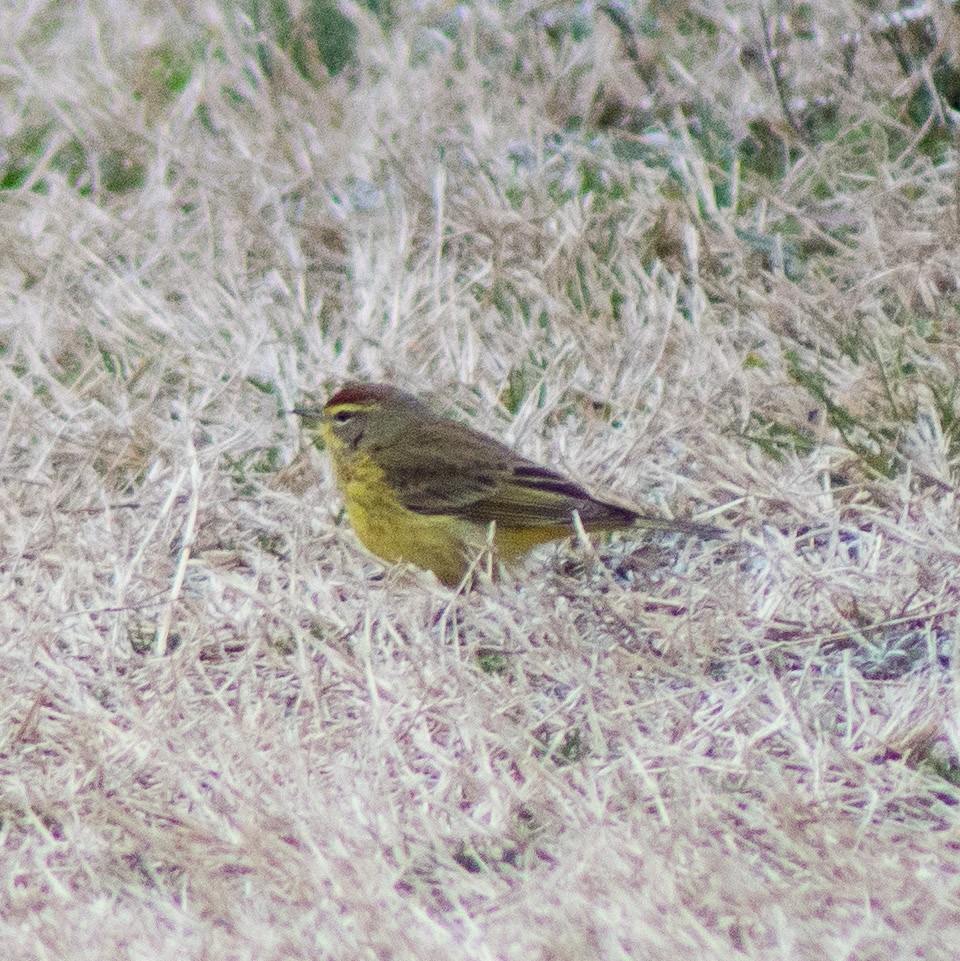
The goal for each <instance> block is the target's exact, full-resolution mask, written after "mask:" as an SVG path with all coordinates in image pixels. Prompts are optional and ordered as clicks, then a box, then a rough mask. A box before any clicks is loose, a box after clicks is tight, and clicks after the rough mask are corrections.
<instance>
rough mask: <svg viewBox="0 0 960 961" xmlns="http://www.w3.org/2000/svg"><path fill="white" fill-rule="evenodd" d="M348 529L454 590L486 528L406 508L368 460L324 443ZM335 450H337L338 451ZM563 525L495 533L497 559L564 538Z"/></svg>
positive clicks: (332, 441)
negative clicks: (344, 508)
mask: <svg viewBox="0 0 960 961" xmlns="http://www.w3.org/2000/svg"><path fill="white" fill-rule="evenodd" d="M327 444H328V447H329V449H330V451H331V453H332V454H333V458H332V459H333V463H334V469H335V471H336V474H337V480H338V481H339V485H340V490H341V492H342V494H343V500H344V505H345V506H346V509H347V517H348V518H349V519H350V526H351V527H352V528H353V530H354V532H355V533H356V535H357V537H359V538H360V540H361V542H362V543H363V545H364V547H366V548H367V550H369V551H370V552H371V553H373V554H376V555H377V557H380V558H382V559H383V560H385V561H387V562H388V563H391V564H396V563H399V562H401V561H406V562H408V563H410V564H415V565H416V566H417V567H422V568H425V569H427V570H431V571H433V572H434V574H436V575H437V577H438V578H439V579H440V580H441V581H443V583H444V584H448V585H450V586H456V585H457V584H458V583H459V582H460V580H461V579H462V578H463V576H464V574H465V573H466V571H467V568H468V567H469V565H470V563H471V562H472V561H474V560H475V559H476V558H477V557H478V556H479V555H480V553H481V551H482V550H483V548H484V545H485V544H486V542H487V536H488V532H487V529H486V527H485V526H482V525H480V524H476V523H472V522H470V521H466V520H463V519H462V518H459V517H454V516H452V515H444V514H419V513H416V512H415V511H411V510H409V509H408V508H406V507H404V506H403V504H401V503H400V501H399V500H398V499H397V497H396V496H395V495H394V493H393V491H392V490H391V489H390V487H389V486H388V485H387V484H386V482H385V480H384V473H383V471H382V470H381V469H380V468H379V467H378V466H377V465H376V464H375V463H374V462H373V460H372V459H371V458H370V457H367V456H363V455H360V456H353V455H350V454H347V453H346V452H345V451H343V449H342V444H340V442H339V441H338V440H337V439H336V438H330V437H328V439H327ZM338 448H339V449H338ZM569 534H570V529H569V528H567V527H535V528H509V527H500V528H496V529H495V530H494V538H493V541H494V548H495V550H496V553H497V554H498V556H500V557H502V558H503V559H504V560H511V559H513V558H516V557H519V556H520V555H521V554H525V553H526V552H527V551H529V550H530V549H531V548H533V547H536V546H537V545H538V544H543V543H545V542H546V541H551V540H556V539H558V538H561V537H567V536H569Z"/></svg>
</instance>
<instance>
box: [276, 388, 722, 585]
mask: <svg viewBox="0 0 960 961" xmlns="http://www.w3.org/2000/svg"><path fill="white" fill-rule="evenodd" d="M293 413H295V414H299V415H300V416H301V418H302V419H303V424H304V428H305V429H306V431H307V433H308V434H309V435H311V436H316V435H317V434H319V435H320V436H322V438H323V440H324V442H325V445H326V448H327V450H328V451H329V452H330V457H331V459H332V462H333V469H334V473H335V475H336V479H337V483H338V485H339V487H340V490H341V492H342V494H343V499H344V502H345V505H346V508H347V516H348V517H349V519H350V524H351V526H352V527H353V529H354V531H355V532H356V534H357V536H358V537H359V538H360V540H361V541H362V542H363V544H364V545H365V546H366V547H367V549H368V550H370V551H372V552H373V553H374V554H376V555H377V556H378V557H381V558H383V560H385V561H388V562H390V563H396V562H398V561H409V562H410V563H412V564H416V565H417V566H418V567H423V568H427V569H429V570H431V571H433V572H434V573H435V574H436V575H437V577H439V578H440V580H441V581H443V583H445V584H448V585H456V584H457V583H458V582H459V581H460V580H461V578H462V577H463V576H464V574H465V573H466V571H467V569H468V567H469V565H470V563H471V561H472V560H474V559H475V558H476V557H477V556H478V555H479V554H480V552H481V551H482V550H483V548H484V545H485V544H486V543H487V541H488V537H489V536H491V535H492V540H493V546H494V549H495V551H496V553H497V555H498V556H499V557H501V558H503V559H504V560H507V561H509V560H511V559H514V558H517V557H519V556H521V555H523V554H525V553H526V552H527V551H529V550H530V549H531V548H533V547H536V546H537V545H538V544H542V543H544V542H546V541H552V540H557V539H559V538H562V537H567V536H569V535H570V534H572V533H573V532H574V530H575V522H574V518H573V515H574V512H576V514H577V515H579V518H580V523H581V524H582V525H583V527H584V529H586V530H588V531H605V530H615V529H618V528H627V527H632V526H634V525H637V526H641V527H651V528H660V529H663V530H675V531H682V532H684V533H688V534H694V535H697V536H700V537H716V536H718V535H719V534H721V533H722V532H721V531H719V530H718V529H717V528H715V527H710V526H709V525H706V524H696V523H692V522H688V521H673V520H665V519H659V518H652V517H644V516H642V515H641V514H638V513H637V512H636V511H634V510H631V509H630V508H629V507H621V506H619V505H618V504H609V503H606V502H605V501H601V500H597V499H596V498H595V497H592V496H591V495H590V494H588V493H587V492H586V491H585V490H584V489H583V488H582V487H580V486H579V485H578V484H575V483H574V482H573V481H571V480H569V479H568V478H566V477H564V476H563V475H562V474H558V473H556V471H552V470H550V469H549V468H546V467H541V466H540V465H539V464H535V463H534V462H533V461H530V460H527V459H526V458H525V457H521V456H520V455H519V454H517V453H516V452H515V451H513V450H511V449H510V448H509V447H507V446H506V445H505V444H501V443H500V442H499V441H496V440H494V439H493V438H492V437H488V436H487V435H486V434H481V433H480V432H479V431H476V430H473V429H472V428H471V427H467V426H465V425H464V424H460V423H457V422H456V421H453V420H449V419H448V418H446V417H440V416H438V415H437V414H434V413H433V412H432V411H431V410H430V409H429V408H428V407H427V406H426V405H425V404H423V403H421V401H419V400H418V399H417V398H416V397H414V396H412V395H411V394H408V393H406V392H405V391H402V390H398V389H397V388H396V387H391V386H390V385H388V384H361V383H349V384H345V385H344V386H343V387H342V388H341V389H340V390H339V391H337V393H335V394H334V395H333V396H332V397H331V398H330V399H329V400H328V401H327V403H326V404H325V405H324V407H322V408H298V409H296V410H295V411H293Z"/></svg>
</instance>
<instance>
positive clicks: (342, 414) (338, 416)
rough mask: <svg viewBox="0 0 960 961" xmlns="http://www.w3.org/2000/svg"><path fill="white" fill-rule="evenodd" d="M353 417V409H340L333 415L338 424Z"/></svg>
mask: <svg viewBox="0 0 960 961" xmlns="http://www.w3.org/2000/svg"><path fill="white" fill-rule="evenodd" d="M352 417H353V411H352V410H338V411H337V412H336V413H335V414H334V415H333V419H334V420H335V421H336V422H337V423H338V424H345V423H346V422H347V421H348V420H350V419H351V418H352Z"/></svg>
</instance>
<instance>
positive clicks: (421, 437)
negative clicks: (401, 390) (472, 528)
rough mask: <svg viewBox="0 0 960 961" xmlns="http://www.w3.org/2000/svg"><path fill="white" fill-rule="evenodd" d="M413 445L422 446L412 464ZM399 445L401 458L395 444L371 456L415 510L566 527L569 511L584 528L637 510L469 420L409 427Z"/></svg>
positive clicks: (621, 521) (619, 522) (623, 522)
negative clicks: (598, 495) (599, 496)
mask: <svg viewBox="0 0 960 961" xmlns="http://www.w3.org/2000/svg"><path fill="white" fill-rule="evenodd" d="M451 444H454V445H455V448H454V449H451V447H450V445H451ZM411 449H414V450H419V451H420V452H421V456H420V457H419V459H418V460H417V461H416V462H415V463H410V456H409V451H410V450H411ZM403 451H404V453H403V456H402V458H401V457H397V456H394V452H397V453H399V446H396V447H395V446H394V445H391V446H389V447H387V448H384V449H383V450H381V451H379V452H378V456H377V461H378V463H379V464H380V466H381V467H382V468H383V470H384V471H385V473H386V474H387V482H388V483H389V484H390V486H391V487H393V488H394V489H395V490H397V491H398V492H399V494H400V498H401V500H402V501H403V503H404V505H405V506H406V507H407V508H409V509H410V510H412V511H416V512H417V513H419V514H453V515H454V516H456V517H461V518H463V519H464V520H469V521H473V522H474V523H477V524H489V523H490V522H491V521H495V522H496V523H497V524H498V525H499V526H502V527H557V526H566V527H571V526H572V517H571V515H572V514H573V512H574V511H577V512H578V513H579V514H580V518H581V520H582V521H583V523H584V525H585V526H587V527H592V526H594V525H598V526H629V525H630V524H632V523H633V522H634V521H635V520H636V519H637V516H638V515H637V514H636V513H635V512H633V511H631V510H629V509H627V508H625V507H618V506H616V505H613V504H605V503H603V502H602V501H598V500H596V499H595V498H593V497H591V496H590V495H589V494H588V493H587V492H586V491H585V490H584V489H583V488H582V487H580V486H579V485H578V484H575V483H573V481H571V480H569V479H568V478H566V477H564V476H563V475H562V474H558V473H556V472H555V471H552V470H549V469H548V468H546V467H541V466H540V465H539V464H535V463H534V462H533V461H530V460H527V459H526V458H524V457H520V456H519V455H518V454H516V453H515V452H514V451H512V450H511V449H510V448H509V447H507V446H506V445H505V444H501V443H500V442H499V441H495V440H494V439H493V438H491V437H487V436H486V435H485V434H481V433H479V432H478V431H474V430H472V429H470V428H467V427H461V429H460V430H458V431H456V432H455V433H454V432H451V431H450V427H449V425H448V424H446V423H445V422H443V421H441V422H439V423H433V422H429V421H428V422H427V423H423V424H420V425H418V426H417V427H415V428H413V429H412V430H410V431H408V432H407V434H406V436H405V438H404V439H403Z"/></svg>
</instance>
